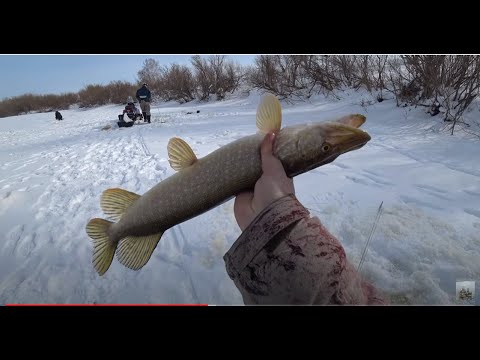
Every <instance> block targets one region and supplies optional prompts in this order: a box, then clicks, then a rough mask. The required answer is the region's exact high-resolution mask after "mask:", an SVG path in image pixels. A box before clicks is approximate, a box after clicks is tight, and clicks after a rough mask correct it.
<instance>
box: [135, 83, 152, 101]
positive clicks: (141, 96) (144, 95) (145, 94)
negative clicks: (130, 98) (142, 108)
mask: <svg viewBox="0 0 480 360" xmlns="http://www.w3.org/2000/svg"><path fill="white" fill-rule="evenodd" d="M136 97H137V99H138V101H139V102H140V101H142V100H144V101H146V102H150V100H151V97H152V95H151V94H150V90H148V89H147V87H146V86H145V85H144V86H142V87H141V88H140V89H138V90H137V94H136Z"/></svg>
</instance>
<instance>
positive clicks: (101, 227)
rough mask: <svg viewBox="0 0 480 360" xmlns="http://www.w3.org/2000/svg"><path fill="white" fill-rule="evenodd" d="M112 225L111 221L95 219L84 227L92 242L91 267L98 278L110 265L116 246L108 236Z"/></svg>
mask: <svg viewBox="0 0 480 360" xmlns="http://www.w3.org/2000/svg"><path fill="white" fill-rule="evenodd" d="M112 224H113V222H111V221H108V220H104V219H99V218H95V219H92V220H90V221H89V222H88V224H87V227H86V230H87V234H88V236H89V237H90V238H91V239H92V240H93V260H92V262H93V266H94V267H95V270H96V271H97V273H98V274H99V275H100V276H101V275H103V274H105V273H106V272H107V270H108V268H109V267H110V265H111V264H112V259H113V255H114V254H115V250H116V248H117V244H118V243H117V242H114V241H112V240H111V239H110V237H109V235H108V230H109V229H110V226H112Z"/></svg>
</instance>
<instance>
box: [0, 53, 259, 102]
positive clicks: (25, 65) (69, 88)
mask: <svg viewBox="0 0 480 360" xmlns="http://www.w3.org/2000/svg"><path fill="white" fill-rule="evenodd" d="M191 56H192V55H0V99H4V98H6V97H13V96H18V95H22V94H25V93H33V94H61V93H64V92H77V91H79V90H81V89H82V88H83V87H84V86H85V85H89V84H107V83H109V82H110V81H114V80H125V81H131V82H134V81H135V80H136V76H137V72H138V70H140V69H141V68H142V64H143V62H144V60H145V59H147V58H154V59H155V60H157V61H158V62H159V63H160V64H161V65H168V64H171V63H174V62H175V63H178V64H189V60H190V58H191ZM254 57H255V55H228V58H230V59H232V60H235V61H237V62H239V63H240V64H242V65H248V64H251V63H252V62H253V59H254Z"/></svg>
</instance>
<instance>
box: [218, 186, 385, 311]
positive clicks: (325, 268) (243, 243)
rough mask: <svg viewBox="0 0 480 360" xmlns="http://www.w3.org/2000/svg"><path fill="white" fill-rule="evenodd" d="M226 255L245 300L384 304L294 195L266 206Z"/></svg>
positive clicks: (257, 301) (279, 302)
mask: <svg viewBox="0 0 480 360" xmlns="http://www.w3.org/2000/svg"><path fill="white" fill-rule="evenodd" d="M224 260H225V265H226V269H227V273H228V275H229V276H230V278H231V279H232V280H233V281H234V283H235V285H236V286H237V288H238V289H239V291H240V293H241V294H242V297H243V300H244V303H245V304H247V305H249V304H318V305H320V304H323V305H327V304H339V305H340V304H341V305H346V304H351V305H355V304H357V305H382V304H386V300H385V299H384V298H383V297H382V295H381V294H380V293H379V292H378V291H377V290H376V289H375V287H374V286H373V285H372V284H370V283H368V282H367V281H365V280H364V279H362V278H361V276H360V274H359V273H358V272H357V271H356V270H355V269H354V267H353V266H352V265H351V264H350V263H349V262H348V260H347V258H346V255H345V250H344V249H343V247H342V245H341V244H340V243H339V241H338V240H337V239H336V238H335V237H334V236H333V235H332V234H330V233H329V232H328V230H327V229H326V228H325V227H324V226H323V225H322V223H321V222H320V220H319V219H318V218H316V217H310V214H309V212H308V211H307V210H306V209H305V207H303V206H302V205H301V204H300V202H299V201H298V200H297V198H296V197H295V196H294V195H288V196H285V197H283V198H281V199H278V200H276V201H275V202H273V203H272V204H271V205H270V206H268V207H267V208H266V209H264V210H263V211H262V212H261V213H260V214H259V215H258V216H257V217H256V218H255V219H254V220H253V221H252V223H251V224H250V225H249V226H248V227H247V228H246V229H245V231H244V232H243V233H242V234H241V235H240V237H239V238H238V239H237V240H236V241H235V243H234V244H233V245H232V247H231V248H230V250H229V251H228V252H227V253H226V254H225V256H224Z"/></svg>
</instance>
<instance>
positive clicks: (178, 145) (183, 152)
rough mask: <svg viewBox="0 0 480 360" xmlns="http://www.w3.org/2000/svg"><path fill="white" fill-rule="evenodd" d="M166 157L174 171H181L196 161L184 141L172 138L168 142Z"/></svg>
mask: <svg viewBox="0 0 480 360" xmlns="http://www.w3.org/2000/svg"><path fill="white" fill-rule="evenodd" d="M167 149H168V157H169V158H170V160H169V162H170V166H171V167H172V169H174V170H177V171H179V170H181V169H184V168H186V167H189V166H190V165H192V164H193V163H194V162H195V161H197V157H196V156H195V153H194V152H193V150H192V148H191V147H190V145H188V144H187V143H186V142H185V141H184V140H182V139H180V138H177V137H174V138H171V139H170V141H169V142H168V147H167Z"/></svg>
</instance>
